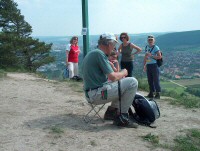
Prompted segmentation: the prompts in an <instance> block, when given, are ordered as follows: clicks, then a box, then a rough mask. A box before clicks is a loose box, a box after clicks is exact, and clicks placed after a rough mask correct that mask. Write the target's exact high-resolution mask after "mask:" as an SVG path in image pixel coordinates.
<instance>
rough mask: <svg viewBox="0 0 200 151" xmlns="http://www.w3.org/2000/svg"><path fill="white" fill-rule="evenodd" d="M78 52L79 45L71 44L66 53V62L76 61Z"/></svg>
mask: <svg viewBox="0 0 200 151" xmlns="http://www.w3.org/2000/svg"><path fill="white" fill-rule="evenodd" d="M79 53H80V50H79V47H78V46H75V45H71V46H70V51H69V54H68V62H73V63H78V56H79Z"/></svg>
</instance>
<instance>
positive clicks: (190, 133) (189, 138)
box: [142, 129, 200, 151]
mask: <svg viewBox="0 0 200 151" xmlns="http://www.w3.org/2000/svg"><path fill="white" fill-rule="evenodd" d="M183 132H184V131H183ZM142 138H143V140H145V141H148V142H150V143H151V145H152V146H153V147H155V148H156V147H159V148H165V149H170V150H173V151H200V129H190V130H186V134H185V135H181V136H177V137H176V138H175V139H174V144H173V145H172V144H160V143H159V136H156V135H152V134H151V133H149V134H147V135H145V136H142Z"/></svg>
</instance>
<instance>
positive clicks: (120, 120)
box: [113, 113, 138, 128]
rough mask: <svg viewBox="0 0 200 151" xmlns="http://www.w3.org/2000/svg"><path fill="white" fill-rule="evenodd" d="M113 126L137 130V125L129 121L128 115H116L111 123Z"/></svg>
mask: <svg viewBox="0 0 200 151" xmlns="http://www.w3.org/2000/svg"><path fill="white" fill-rule="evenodd" d="M113 124H114V125H116V126H120V127H127V128H137V127H138V124H137V123H134V122H132V121H130V120H129V115H128V113H121V115H117V116H116V117H115V119H114V122H113Z"/></svg>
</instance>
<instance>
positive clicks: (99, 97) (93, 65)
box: [82, 33, 138, 128]
mask: <svg viewBox="0 0 200 151" xmlns="http://www.w3.org/2000/svg"><path fill="white" fill-rule="evenodd" d="M117 43H118V42H117V40H116V36H115V35H114V34H110V33H105V34H103V35H101V36H100V38H99V40H98V49H96V50H92V51H90V52H89V53H88V54H87V55H86V57H85V58H84V60H83V66H82V71H83V82H84V90H85V96H86V99H87V101H88V102H89V103H92V104H96V105H98V104H105V103H108V102H111V106H109V107H108V109H107V111H106V113H105V115H104V119H105V120H113V121H114V122H113V124H114V125H117V126H122V127H131V128H136V127H137V124H136V123H133V122H131V121H130V120H129V114H128V109H129V108H130V106H131V105H132V102H133V99H134V97H135V94H136V91H137V88H138V81H137V80H136V79H135V78H134V77H127V78H123V77H125V76H127V75H128V72H127V70H126V69H123V70H121V71H120V72H114V71H113V69H112V67H111V65H110V63H109V60H108V56H109V55H110V54H111V52H112V51H113V49H114V48H115V46H116V44H117ZM108 79H110V81H111V82H108ZM119 80H120V82H118V81H119ZM119 83H120V84H119ZM119 89H120V91H118V90H119ZM118 92H120V93H118Z"/></svg>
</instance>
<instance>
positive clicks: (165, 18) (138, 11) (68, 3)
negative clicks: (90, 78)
mask: <svg viewBox="0 0 200 151" xmlns="http://www.w3.org/2000/svg"><path fill="white" fill-rule="evenodd" d="M15 1H16V2H17V3H18V5H19V7H18V8H19V9H21V12H22V14H23V15H24V16H25V19H26V21H28V22H29V23H30V24H31V25H32V27H33V35H34V36H67V35H80V34H81V29H82V14H81V13H82V11H81V9H82V7H81V0H15ZM88 4H89V26H90V27H89V28H90V34H92V35H94V34H101V33H103V32H113V33H115V34H118V33H120V32H123V31H126V32H128V33H146V32H167V31H187V30H199V29H200V0H176V1H175V0H88Z"/></svg>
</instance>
